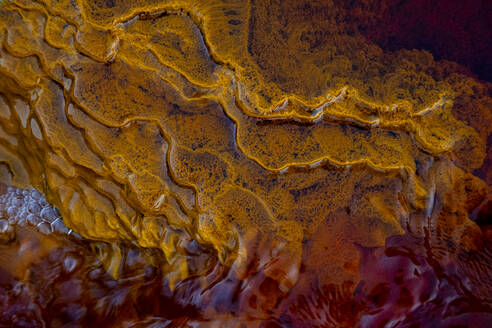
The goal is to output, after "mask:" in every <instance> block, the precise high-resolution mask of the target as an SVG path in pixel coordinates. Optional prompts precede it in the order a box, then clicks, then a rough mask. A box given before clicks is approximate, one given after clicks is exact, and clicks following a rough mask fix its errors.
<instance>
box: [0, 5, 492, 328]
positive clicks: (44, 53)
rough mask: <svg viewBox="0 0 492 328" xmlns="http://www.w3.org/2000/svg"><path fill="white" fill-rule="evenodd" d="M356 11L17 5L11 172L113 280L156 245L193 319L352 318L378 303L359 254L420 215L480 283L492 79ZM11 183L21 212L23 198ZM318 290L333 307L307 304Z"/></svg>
mask: <svg viewBox="0 0 492 328" xmlns="http://www.w3.org/2000/svg"><path fill="white" fill-rule="evenodd" d="M347 10H350V9H347V8H345V7H344V6H342V5H337V4H335V3H331V2H326V3H314V4H309V5H307V4H305V3H302V2H299V3H296V2H295V1H294V2H272V3H267V2H256V1H249V2H244V1H214V2H210V1H140V0H137V1H68V0H67V1H51V0H42V1H41V0H40V1H28V0H22V1H12V2H8V3H7V2H5V3H4V4H2V5H1V7H0V41H1V48H0V164H1V165H0V177H1V179H2V180H1V181H3V182H5V183H7V184H9V185H14V186H16V187H21V188H24V189H26V190H27V188H29V186H33V187H35V188H37V189H38V190H40V191H42V193H43V194H45V195H46V199H47V200H49V201H50V202H51V203H52V204H53V206H56V208H58V209H59V211H60V212H59V213H55V212H53V213H55V214H53V213H51V214H45V216H47V218H49V220H48V219H46V220H47V223H49V225H50V228H51V226H52V225H55V228H56V226H58V225H59V224H60V222H65V224H66V227H65V226H63V227H62V226H60V228H59V229H62V230H63V229H66V230H68V231H70V230H72V231H73V232H74V233H77V234H79V235H80V236H81V238H83V239H84V240H91V241H97V242H99V243H100V244H98V245H105V246H98V247H97V252H98V254H99V255H98V256H99V257H98V259H97V258H95V257H94V258H91V261H92V260H93V261H94V263H96V262H97V261H100V263H102V264H103V266H104V268H105V269H106V270H108V272H109V273H110V274H111V275H113V277H112V279H118V278H120V275H121V274H123V273H124V269H122V268H124V267H125V265H124V261H125V251H124V248H125V247H129V248H132V249H133V248H135V249H137V250H138V252H140V251H141V252H143V253H146V252H151V253H152V255H151V256H150V255H149V256H148V257H147V258H146V259H145V260H146V261H149V263H151V264H152V266H153V267H154V268H158V269H159V270H162V280H165V281H166V284H167V286H168V288H169V290H170V293H173V295H175V298H173V302H178V303H179V302H183V303H182V304H184V305H183V306H184V307H188V306H189V307H193V308H194V310H193V311H195V310H196V311H197V312H196V313H198V314H196V313H195V314H196V318H200V319H199V320H204V321H206V320H212V319H211V318H214V317H215V316H216V317H217V318H219V319H217V320H218V321H220V320H222V319H220V318H223V320H229V319H230V314H231V313H233V314H235V315H236V316H237V318H241V317H243V319H244V317H248V316H249V317H250V318H252V319H251V320H252V325H254V323H253V321H254V322H256V321H258V322H259V321H262V320H269V318H271V317H272V318H274V319H272V320H274V321H275V320H277V321H278V320H284V321H282V324H287V323H288V320H287V319H285V316H290V317H289V318H290V319H289V320H293V322H297V321H296V320H301V319H302V318H304V319H303V320H309V318H312V316H315V315H314V314H312V313H311V312H312V310H310V307H312V306H314V307H320V308H325V307H327V308H328V310H327V311H328V312H329V313H325V314H323V315H326V316H325V317H324V319H323V320H325V321H327V322H331V323H332V324H333V325H336V324H338V323H340V324H342V323H343V324H347V325H349V326H350V325H353V324H355V323H354V322H355V321H354V322H352V321H350V320H356V318H358V316H359V317H362V315H363V314H362V312H361V311H363V307H361V308H359V306H362V305H361V304H362V303H364V302H365V301H361V302H360V303H357V302H358V301H357V302H356V301H354V300H352V299H351V298H350V295H351V294H353V293H354V292H355V290H356V287H357V286H359V283H361V281H362V280H363V279H364V275H366V276H368V275H370V274H368V273H367V274H366V273H363V272H362V271H361V269H359V266H360V265H362V262H361V261H362V260H364V259H365V258H364V256H363V255H361V254H362V253H361V249H366V248H378V247H379V248H381V247H384V245H385V244H388V240H389V239H387V238H388V237H390V236H395V235H404V236H406V235H409V234H412V233H414V234H415V235H416V236H417V238H423V239H425V238H427V237H426V236H425V233H424V232H425V231H426V230H425V229H427V230H428V231H431V232H435V231H439V234H441V232H443V231H444V232H445V233H442V234H441V235H439V236H437V237H436V238H437V240H438V241H439V242H438V243H437V244H439V245H440V243H443V244H446V243H451V244H453V245H455V244H457V245H459V246H458V248H459V249H462V252H461V253H460V252H458V253H459V254H460V256H464V257H466V258H470V259H473V260H470V262H467V261H464V262H459V260H460V259H459V258H454V257H453V261H454V262H456V263H465V264H464V265H463V266H461V267H460V268H459V270H458V272H459V273H458V274H461V275H465V276H470V277H471V278H470V279H471V280H473V279H475V280H476V281H487V279H488V278H487V275H488V273H490V268H489V267H485V268H484V267H480V268H479V269H477V270H473V269H470V266H471V265H477V264H475V263H476V261H478V262H480V261H484V260H483V258H488V257H487V256H489V255H487V254H489V253H488V252H489V248H488V247H490V246H488V244H487V242H486V240H487V238H488V237H487V236H488V235H487V232H484V231H482V230H481V229H482V228H480V227H479V226H478V225H477V224H475V223H474V222H473V221H472V220H470V217H472V218H473V215H475V214H473V213H479V214H480V213H488V212H487V210H486V205H487V204H488V203H487V199H490V194H491V192H490V185H491V183H490V181H491V180H490V177H491V175H490V172H489V170H488V169H487V168H488V167H489V166H488V165H489V164H488V163H490V154H489V153H490V142H489V144H488V143H487V142H488V140H489V139H490V133H491V131H492V114H491V111H490V109H491V108H492V107H491V104H492V102H491V98H490V92H489V90H490V86H489V85H488V84H486V83H482V82H480V81H477V80H475V79H473V78H470V77H468V76H466V75H464V74H462V73H461V71H460V70H459V69H458V67H457V66H455V65H454V64H451V63H447V62H436V61H434V60H433V58H432V56H431V55H430V54H428V53H425V52H421V51H416V50H414V51H409V50H401V51H397V52H384V51H382V50H381V49H380V48H379V47H378V46H376V45H375V44H373V43H370V42H368V41H367V40H366V39H365V38H364V37H363V36H362V34H360V33H359V32H358V31H357V29H356V27H354V26H352V25H351V24H352V23H351V22H350V21H344V20H343V19H344V17H346V16H347V15H348V13H347ZM327 13H330V14H329V15H327ZM354 24H355V23H354ZM9 190H10V189H9ZM11 191H12V192H11ZM27 193H29V195H31V194H30V193H31V192H27ZM8 195H10V196H5V197H4V196H1V197H4V198H5V204H6V205H5V206H6V207H5V209H6V211H7V212H6V216H7V219H8V220H10V221H12V222H14V221H15V222H17V223H18V224H21V223H22V222H24V221H23V220H24V216H25V215H24V214H25V213H27V212H28V211H27V212H26V211H21V209H20V207H16V206H21V205H22V204H24V203H25V202H27V203H30V202H31V199H30V198H29V197H31V196H29V195H24V194H23V192H20V194H19V197H18V196H12V195H17V191H14V189H12V190H10V191H9V193H8ZM21 196H22V197H21ZM24 196H25V197H24ZM31 198H32V197H31ZM2 199H3V198H2ZM14 203H15V204H14ZM12 204H14V205H15V206H13V205H12ZM33 206H34V205H33ZM9 208H10V209H11V210H10V212H11V213H9V212H8V209H9ZM49 208H51V209H53V207H49ZM43 210H44V209H43ZM46 211H48V210H45V212H46ZM53 211H54V210H53ZM14 212H15V213H14ZM18 212H19V213H21V214H22V215H21V214H19V213H18ZM36 213H37V212H36ZM39 213H40V214H39V215H40V216H42V213H41V210H40V212H39ZM60 215H61V217H63V221H62V220H60V219H59V216H60ZM481 215H482V216H483V215H484V214H481ZM485 215H486V214H485ZM50 220H51V221H50ZM26 222H30V221H29V220H27V221H26ZM2 224H3V225H2V227H4V228H5V227H7V225H6V223H2ZM9 224H10V223H9ZM43 224H44V223H43V222H39V223H38V224H36V226H38V225H40V228H42V229H44V228H43V227H45V225H43ZM8 229H9V228H5V230H6V231H7V230H8ZM429 229H430V230H429ZM433 229H434V230H433ZM55 230H56V229H55ZM28 235H29V236H31V235H30V234H28ZM9 238H10V237H9ZM29 238H31V237H29ZM33 238H38V237H33ZM55 238H58V237H55ZM391 238H393V237H391ZM62 243H63V242H62ZM482 244H483V245H485V246H483V245H482ZM121 245H131V246H125V247H123V246H121ZM74 247H75V246H74ZM435 247H436V249H439V247H440V246H439V247H438V246H435ZM193 250H195V251H193ZM443 252H444V253H445V254H448V255H449V254H451V253H450V251H449V250H447V249H446V250H444V251H443ZM154 253H155V254H154ZM156 254H158V255H156ZM453 254H454V253H453ZM464 254H466V255H464ZM480 258H482V260H475V259H480ZM429 261H430V266H431V267H433V268H434V269H435V270H437V271H436V272H435V275H437V276H439V274H440V273H439V272H438V271H439V270H438V269H436V268H437V267H438V266H439V265H444V264H442V263H440V264H439V265H438V264H435V263H437V262H432V261H434V259H433V256H431V258H430V259H429ZM98 263H99V262H98ZM468 263H472V264H468ZM459 265H461V264H459ZM473 272H477V273H476V275H477V276H475V273H473ZM484 277H485V278H484ZM429 279H430V278H429ZM189 285H193V286H195V287H196V288H195V289H193V288H192V289H191V290H192V291H190V292H189V293H187V291H186V288H188V287H189ZM477 285H479V284H474V283H472V285H470V286H472V287H470V286H468V287H467V288H469V289H471V290H474V291H477V290H481V291H480V293H484V294H485V293H486V292H484V290H486V288H485V289H481V288H480V287H477ZM180 286H181V287H180ZM185 286H186V288H185ZM325 287H326V288H325ZM180 288H182V289H180ZM361 288H362V287H361ZM325 289H326V290H325ZM259 291H260V292H259ZM317 291H318V292H319V293H320V294H321V295H324V296H323V301H322V302H324V303H323V304H318V303H316V302H314V303H313V302H311V301H306V300H302V299H303V298H305V297H307V295H309V294H310V293H311V292H313V293H314V294H316V293H317ZM180 293H181V294H180ZM465 294H466V293H465ZM166 297H167V296H166ZM173 297H174V296H173ZM180 297H181V300H180ZM123 299H125V298H124V297H123ZM150 299H153V298H152V297H151V298H150ZM299 302H301V303H302V304H303V305H302V306H301V305H299V304H300V303H299ZM353 302H355V303H357V304H355V303H353ZM313 304H314V305H313ZM341 304H348V305H347V306H348V307H351V306H352V305H353V307H352V309H353V311H354V314H353V318H352V319H347V316H343V315H341V314H340V313H343V312H344V310H343V306H342V305H341ZM297 305H299V306H300V307H301V308H303V309H304V310H303V311H305V312H302V311H300V312H296V311H292V310H291V309H292V308H293V307H294V308H295V307H297ZM339 306H342V308H339ZM388 306H389V307H391V306H392V305H388ZM376 307H377V306H376ZM110 308H111V307H110ZM115 308H118V307H117V306H116V307H115ZM408 308H411V307H406V308H405V309H406V310H408ZM406 310H405V311H406ZM313 311H314V310H313ZM330 311H331V312H330ZM320 313H321V312H320ZM281 314H284V317H283V319H281ZM146 315H150V314H148V313H147V314H146ZM146 315H141V316H140V317H139V318H140V319H142V320H143V323H141V324H142V325H145V324H146V323H149V322H153V321H152V320H157V322H158V321H159V320H160V319H155V318H154V319H152V318H144V317H145V316H146ZM320 315H321V314H320ZM197 320H198V319H197ZM237 320H239V319H237ZM255 320H256V321H255ZM285 320H287V321H285ZM344 320H348V321H347V322H345V321H344ZM395 320H396V319H395ZM297 323H298V322H297ZM136 325H137V326H138V324H137V323H136Z"/></svg>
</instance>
